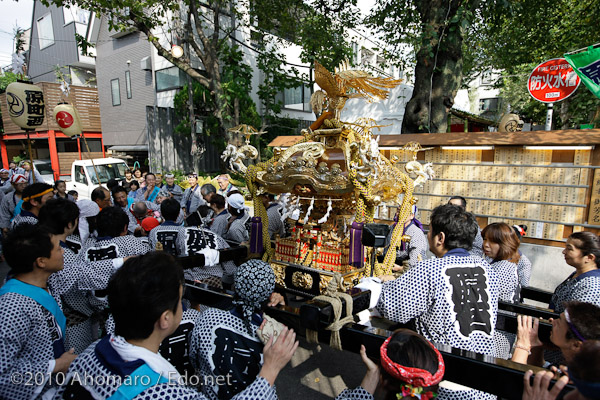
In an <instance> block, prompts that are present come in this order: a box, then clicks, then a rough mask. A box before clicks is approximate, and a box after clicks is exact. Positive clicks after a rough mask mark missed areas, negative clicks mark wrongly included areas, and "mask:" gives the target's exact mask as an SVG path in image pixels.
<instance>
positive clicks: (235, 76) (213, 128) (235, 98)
mask: <svg viewBox="0 0 600 400" xmlns="http://www.w3.org/2000/svg"><path fill="white" fill-rule="evenodd" d="M242 58H243V54H242V52H241V50H240V49H239V47H238V46H232V47H229V46H224V47H223V50H222V52H221V57H220V63H221V64H222V65H223V70H222V73H221V77H222V79H223V80H222V82H221V86H222V87H223V98H222V101H221V103H222V104H223V105H224V107H225V113H224V114H223V115H224V118H225V120H226V121H228V122H229V124H230V125H231V126H233V125H237V124H247V125H252V126H255V127H258V126H260V125H261V119H260V116H259V115H258V113H257V111H256V105H255V104H254V102H253V101H252V98H251V97H250V90H251V85H252V69H251V67H250V66H249V65H247V64H245V63H243V60H242ZM192 89H193V99H194V108H195V109H196V110H198V112H197V114H198V116H199V117H201V118H203V120H204V133H205V134H206V135H207V136H210V137H211V140H212V141H213V143H215V144H217V145H219V146H220V147H223V148H224V147H225V144H226V141H225V137H224V136H223V135H221V134H220V133H221V131H220V123H219V120H218V119H217V118H216V117H215V115H214V113H213V110H214V109H215V107H216V104H215V101H214V97H213V96H211V94H210V91H209V90H208V89H207V88H206V87H204V86H202V85H201V84H199V83H198V82H195V81H194V82H192ZM187 104H188V86H187V85H186V86H185V87H184V88H183V89H182V90H180V91H179V92H178V93H177V94H176V95H175V98H174V107H175V112H176V114H177V115H178V116H179V117H180V118H181V122H180V123H179V124H178V125H177V126H176V127H175V132H176V133H178V134H184V135H189V134H190V132H191V125H190V120H189V113H188V112H187Z"/></svg>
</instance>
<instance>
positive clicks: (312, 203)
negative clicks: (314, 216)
mask: <svg viewBox="0 0 600 400" xmlns="http://www.w3.org/2000/svg"><path fill="white" fill-rule="evenodd" d="M314 205H315V198H314V197H313V198H312V199H311V200H310V205H309V206H308V210H306V215H305V216H304V223H305V224H306V223H308V217H310V213H311V212H312V210H313V206H314Z"/></svg>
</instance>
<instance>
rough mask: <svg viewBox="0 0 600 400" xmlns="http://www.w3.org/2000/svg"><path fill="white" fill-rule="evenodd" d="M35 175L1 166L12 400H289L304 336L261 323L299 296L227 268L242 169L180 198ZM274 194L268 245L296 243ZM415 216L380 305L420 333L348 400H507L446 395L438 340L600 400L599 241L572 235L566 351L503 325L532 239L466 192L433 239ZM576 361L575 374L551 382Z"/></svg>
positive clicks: (2, 372) (4, 340) (267, 197)
mask: <svg viewBox="0 0 600 400" xmlns="http://www.w3.org/2000/svg"><path fill="white" fill-rule="evenodd" d="M30 167H31V166H29V169H25V168H24V169H23V170H19V169H18V168H16V166H15V169H13V168H11V170H2V171H0V198H1V201H0V228H2V235H3V240H2V245H3V250H2V252H3V257H4V259H5V261H6V263H7V264H8V265H9V267H10V271H9V273H8V276H7V277H6V280H5V283H4V285H3V286H2V287H1V288H0V398H2V399H31V398H44V399H62V398H73V399H79V398H82V399H84V398H94V399H107V398H119V399H154V398H159V399H166V398H169V399H202V398H208V399H232V398H235V399H275V398H277V395H276V393H275V387H274V384H275V380H276V378H277V376H278V374H279V372H280V371H281V370H282V369H283V367H284V366H285V365H286V364H287V363H288V362H289V360H290V359H291V357H292V355H293V354H294V352H295V350H296V348H297V347H298V341H297V340H296V334H295V333H294V332H293V330H290V329H288V328H286V327H284V326H282V325H281V324H280V323H278V322H277V321H274V320H272V319H271V318H268V317H267V316H266V315H265V314H263V309H264V307H266V306H276V305H279V304H284V302H285V299H284V297H283V296H282V295H281V294H280V293H277V292H276V291H275V275H274V273H273V270H272V268H271V267H270V265H269V264H268V263H266V262H263V261H261V260H259V259H250V260H248V261H246V262H245V263H243V264H242V265H240V266H236V264H235V263H234V262H232V261H222V260H220V259H219V254H220V253H219V250H222V249H226V248H228V247H230V246H232V245H239V244H245V243H247V242H248V241H249V237H250V236H249V225H250V222H249V221H250V213H249V210H248V209H247V208H246V205H245V199H244V196H243V194H242V192H241V191H240V190H239V189H238V188H237V187H235V186H234V185H233V184H232V182H231V179H230V177H229V176H228V175H226V174H224V175H220V176H219V177H218V178H217V185H216V186H214V185H212V184H205V185H202V186H201V185H199V184H198V176H197V175H196V174H195V173H190V174H188V175H187V181H188V183H189V187H188V188H187V189H185V190H182V189H181V187H180V186H179V185H177V184H176V183H175V177H174V175H172V174H165V175H164V182H163V177H162V176H157V174H154V173H151V172H147V173H142V171H140V170H139V169H137V170H134V171H127V173H126V179H124V180H122V181H120V182H119V181H115V180H111V181H109V182H108V183H107V185H106V187H103V186H99V187H97V188H96V189H94V190H93V192H92V193H91V199H78V196H77V193H69V192H67V190H66V185H65V182H63V181H56V182H55V183H54V185H50V184H47V183H43V182H40V181H37V178H32V175H33V172H31V168H30ZM34 179H35V182H34V181H33V180H34ZM217 186H218V187H217ZM260 198H261V201H262V202H263V205H264V207H265V209H266V210H267V215H268V217H269V222H268V230H269V235H270V236H271V238H276V237H277V236H281V237H283V236H285V235H287V234H289V229H287V227H286V224H285V223H284V221H283V220H282V211H281V209H282V206H281V204H279V203H278V202H277V200H276V198H275V196H274V195H272V194H268V193H264V194H261V195H260ZM417 217H418V210H417V209H416V207H415V208H413V210H412V213H411V215H410V218H409V220H408V221H406V222H405V223H404V226H403V230H404V234H405V235H409V236H410V237H411V240H410V241H409V242H407V243H404V244H403V245H402V247H400V248H398V249H386V251H394V252H396V265H395V266H394V271H395V272H401V274H399V275H398V274H396V275H386V276H382V277H379V278H380V281H381V287H380V289H381V290H380V295H379V298H378V299H377V301H376V307H375V310H376V312H377V313H379V314H380V315H382V316H383V317H385V318H387V319H388V320H390V321H392V322H399V323H407V322H409V321H413V322H414V327H415V329H414V331H413V330H407V329H400V330H397V331H395V332H394V333H393V335H392V336H390V337H389V338H388V339H387V340H386V341H385V342H384V344H383V346H382V347H381V350H380V362H379V364H376V363H374V362H373V361H371V360H370V359H369V358H368V357H367V355H366V352H365V349H364V347H363V348H362V349H361V357H362V359H363V362H364V363H365V366H366V367H367V373H366V375H365V377H364V379H363V381H362V383H361V385H360V386H359V387H357V388H355V389H348V390H345V391H344V392H342V393H341V394H340V395H339V396H338V398H339V399H356V400H363V399H372V398H374V394H375V393H376V391H380V392H381V393H384V396H385V398H390V399H392V398H393V399H396V398H398V399H401V398H406V399H411V398H419V399H423V398H425V399H431V398H433V397H437V398H438V399H470V398H477V399H485V398H493V397H495V396H492V395H490V394H487V393H482V392H478V391H475V390H469V389H464V390H462V389H461V390H457V389H456V388H447V387H445V386H444V385H443V384H442V385H440V382H441V381H442V379H443V376H444V371H445V365H444V360H443V358H442V356H441V355H440V353H439V351H438V350H437V349H436V348H435V346H434V345H432V343H436V344H445V345H450V346H452V347H453V348H458V349H463V350H468V351H473V352H475V353H479V354H485V355H489V356H493V357H499V358H504V359H512V361H514V362H518V363H523V364H529V365H538V366H542V367H545V368H548V370H549V371H551V372H548V373H545V372H542V373H539V374H537V375H536V377H535V378H534V379H533V380H532V381H531V382H530V379H529V378H530V375H531V373H527V374H525V382H524V387H525V390H524V394H523V398H524V399H527V400H530V399H537V398H544V399H546V398H548V399H551V398H555V397H556V396H557V395H558V392H559V391H560V389H562V387H564V385H565V384H566V383H567V382H568V380H569V379H571V380H572V381H573V382H574V383H575V385H576V386H577V388H578V390H577V391H574V392H573V393H571V394H570V395H571V396H580V397H572V398H575V399H577V398H579V399H598V398H600V396H599V395H598V394H599V393H600V389H599V385H600V368H597V365H598V364H600V363H598V360H599V359H600V358H598V357H599V356H600V269H599V268H598V266H599V264H600V240H599V238H598V236H597V235H595V234H593V233H590V232H576V233H573V234H572V235H571V236H570V237H569V239H568V240H567V242H566V247H565V250H564V251H563V254H564V256H565V261H566V262H567V264H569V265H571V266H573V267H574V268H575V272H573V274H571V275H570V276H569V277H568V278H567V279H566V280H565V281H564V282H563V283H561V284H560V285H559V286H558V287H557V288H556V290H555V292H554V296H553V298H552V303H551V304H549V307H550V308H551V309H553V310H554V311H556V312H557V313H559V314H560V318H556V319H555V320H552V335H551V338H550V339H551V343H543V342H542V341H541V340H540V339H539V337H538V327H539V320H538V319H536V318H533V317H529V316H519V317H518V322H519V324H518V325H519V326H518V331H517V332H505V331H501V330H498V329H496V320H497V317H498V312H499V311H498V302H499V301H503V302H520V301H521V295H520V291H521V288H522V287H527V286H529V283H530V279H531V274H532V264H531V262H530V261H529V260H528V259H527V257H526V255H525V254H523V253H522V251H521V250H520V241H521V236H523V235H524V234H525V230H526V227H523V226H514V227H511V226H509V225H507V224H505V223H492V224H489V225H487V226H486V227H485V228H484V229H483V230H481V229H480V228H479V225H478V223H477V220H476V219H475V217H474V216H473V214H471V213H469V212H468V211H467V203H466V200H465V199H464V198H462V197H460V196H455V197H452V198H451V199H450V200H449V201H448V204H444V205H441V206H438V207H437V208H435V209H434V210H433V212H432V214H431V220H430V221H429V229H428V231H427V233H425V232H424V230H423V225H422V224H421V223H420V222H419V221H418V219H417ZM397 222H398V221H396V223H397ZM428 252H430V253H432V254H433V255H434V256H435V257H433V258H428V256H427V254H428ZM198 254H202V255H203V256H204V260H205V262H204V265H202V266H192V267H190V266H186V268H185V269H183V268H182V267H181V265H180V264H179V263H178V261H177V258H179V257H186V256H192V255H198ZM186 280H187V281H192V282H197V283H199V284H205V285H207V286H209V287H212V288H217V289H221V288H225V289H228V290H231V291H232V292H233V293H234V300H233V305H232V307H231V308H230V309H228V310H222V309H216V308H209V307H206V306H202V305H199V304H196V303H192V302H190V301H188V300H186V299H184V298H183V288H184V282H185V281H186ZM184 326H186V327H187V328H186V329H187V330H186V329H183V327H184ZM178 331H184V332H186V333H185V335H188V337H187V340H186V342H187V343H188V345H189V351H188V352H187V353H188V354H189V361H190V364H191V365H190V366H189V368H191V370H192V373H193V374H194V376H196V377H200V378H201V381H200V382H201V383H198V381H196V383H190V381H189V379H188V375H187V374H184V373H183V371H181V370H178V369H177V368H176V367H175V366H174V365H173V364H172V363H171V362H170V361H168V360H167V358H168V357H167V356H166V355H165V354H163V353H161V346H162V344H163V343H165V340H167V339H168V338H170V337H172V335H174V334H175V333H176V332H178ZM589 360H595V364H596V366H595V367H594V368H590V362H589ZM565 366H568V372H567V374H568V375H565V377H563V378H560V379H559V380H558V381H557V383H556V384H555V385H554V386H553V387H551V388H549V382H550V380H551V377H552V376H554V375H553V374H554V373H557V374H558V373H560V372H563V373H564V371H567V370H566V367H565ZM98 377H103V379H101V380H99V379H96V378H98ZM28 382H29V383H32V384H27V383H28ZM552 396H554V397H552Z"/></svg>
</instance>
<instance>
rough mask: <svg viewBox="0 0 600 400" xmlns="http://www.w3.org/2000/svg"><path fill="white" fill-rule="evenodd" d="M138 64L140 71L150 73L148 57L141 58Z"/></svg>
mask: <svg viewBox="0 0 600 400" xmlns="http://www.w3.org/2000/svg"><path fill="white" fill-rule="evenodd" d="M140 64H141V65H140V68H141V69H142V71H152V59H151V58H150V56H146V57H144V58H142V61H141V63H140Z"/></svg>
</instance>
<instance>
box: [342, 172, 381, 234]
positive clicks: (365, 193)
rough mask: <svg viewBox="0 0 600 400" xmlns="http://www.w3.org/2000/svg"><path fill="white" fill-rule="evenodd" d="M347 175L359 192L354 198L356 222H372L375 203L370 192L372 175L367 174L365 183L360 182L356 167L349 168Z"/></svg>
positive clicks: (371, 189)
mask: <svg viewBox="0 0 600 400" xmlns="http://www.w3.org/2000/svg"><path fill="white" fill-rule="evenodd" d="M348 177H349V178H350V181H351V182H352V184H353V185H354V187H355V188H356V189H358V192H359V195H358V198H357V199H356V218H355V220H356V222H364V223H371V222H373V216H374V215H375V205H374V198H373V193H372V191H373V186H372V183H373V175H372V174H371V175H369V176H368V178H367V183H362V182H360V181H359V180H358V173H357V171H356V169H351V170H350V171H349V173H348Z"/></svg>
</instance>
